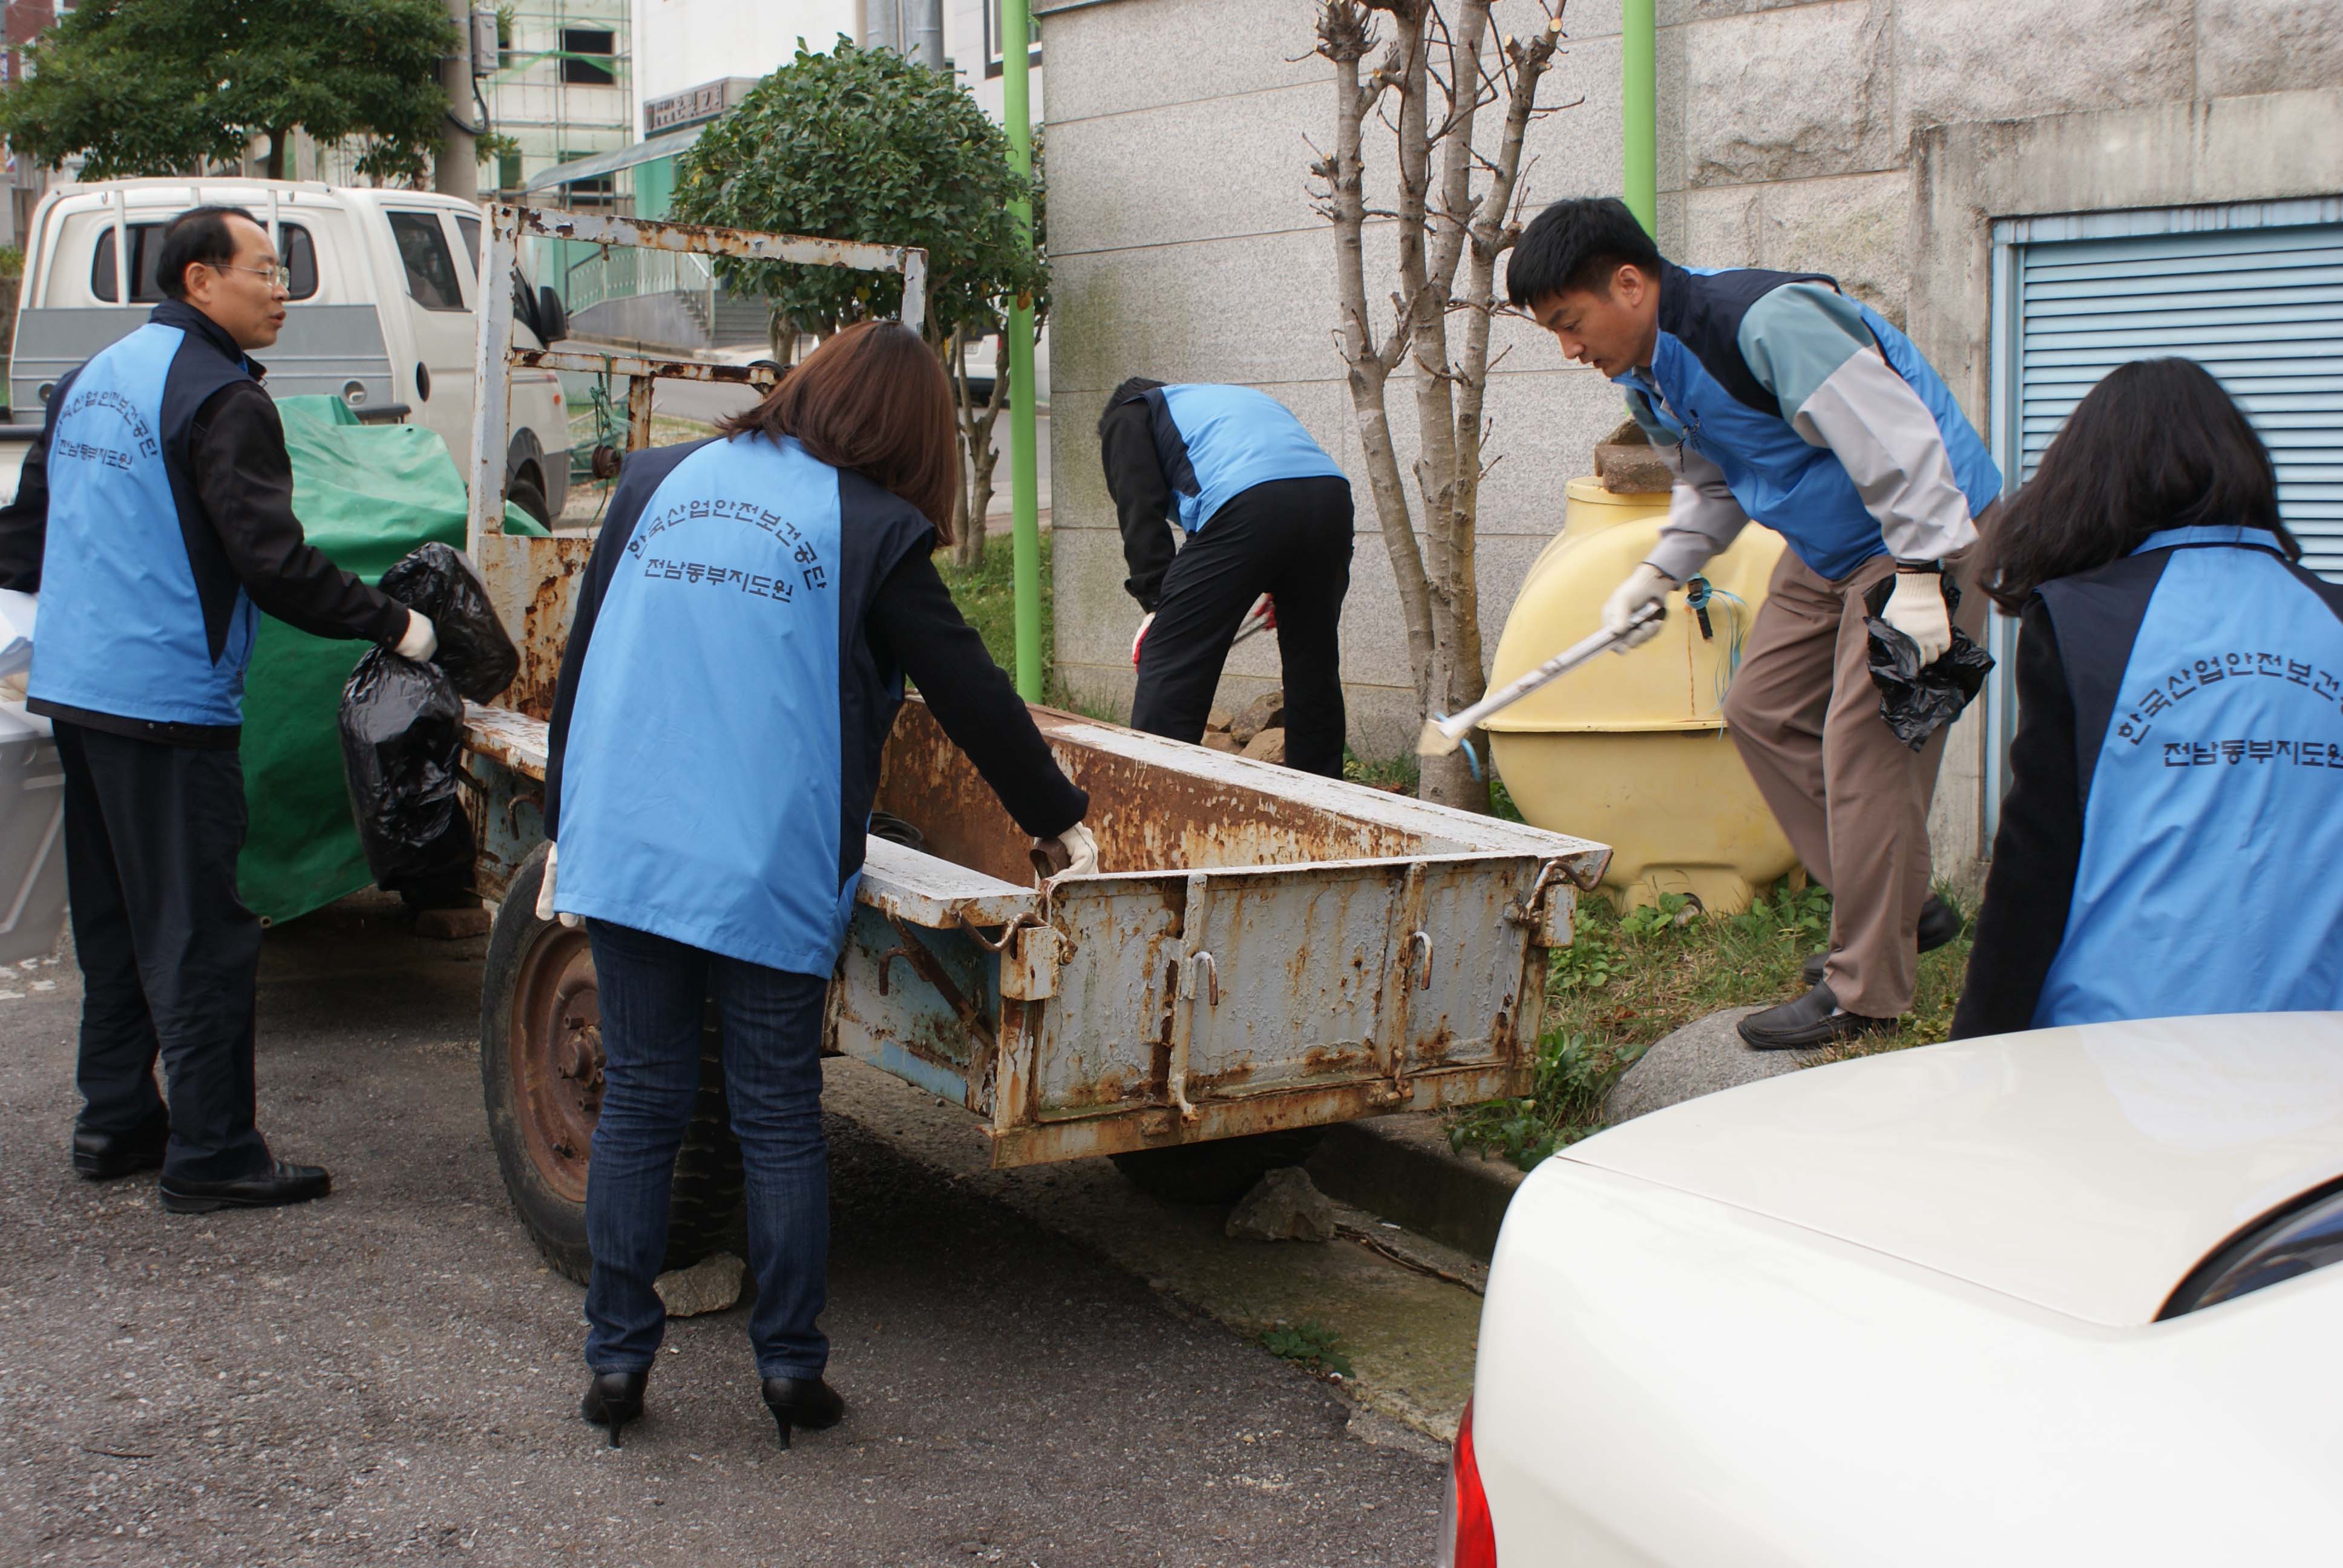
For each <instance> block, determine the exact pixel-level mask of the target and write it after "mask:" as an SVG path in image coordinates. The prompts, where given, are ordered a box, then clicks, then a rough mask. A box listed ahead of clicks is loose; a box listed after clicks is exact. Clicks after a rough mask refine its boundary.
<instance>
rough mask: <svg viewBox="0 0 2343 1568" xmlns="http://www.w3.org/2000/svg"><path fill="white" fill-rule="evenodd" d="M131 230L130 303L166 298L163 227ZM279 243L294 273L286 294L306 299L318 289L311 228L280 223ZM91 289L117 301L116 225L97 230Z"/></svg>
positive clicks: (153, 225) (109, 300)
mask: <svg viewBox="0 0 2343 1568" xmlns="http://www.w3.org/2000/svg"><path fill="white" fill-rule="evenodd" d="M163 227H164V226H163V225H162V224H159V223H134V224H131V225H129V226H128V229H129V234H130V303H131V304H133V305H155V304H158V303H160V302H161V300H162V298H163V285H162V281H161V279H159V278H157V277H156V276H155V268H156V263H157V262H159V261H160V260H161V259H162V256H163ZM277 248H278V251H279V253H280V254H281V255H282V256H284V257H285V265H286V266H287V268H288V269H289V270H290V271H291V272H292V274H293V285H292V287H291V288H290V289H289V290H287V297H290V298H293V299H307V298H309V297H311V296H313V295H315V294H316V293H317V244H316V242H315V241H314V240H312V239H311V238H310V237H309V231H308V230H307V229H306V228H304V227H302V226H300V225H299V224H297V223H282V224H279V225H277ZM89 287H90V292H91V293H92V294H94V295H96V297H98V298H99V299H101V300H103V301H104V302H105V303H106V304H108V305H118V304H120V303H121V301H120V300H118V299H116V297H115V295H114V226H113V225H112V224H108V225H106V227H104V228H102V229H100V230H98V234H97V254H96V256H93V257H92V258H91V260H90V264H89Z"/></svg>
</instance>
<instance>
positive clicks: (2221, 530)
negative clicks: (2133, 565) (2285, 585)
mask: <svg viewBox="0 0 2343 1568" xmlns="http://www.w3.org/2000/svg"><path fill="white" fill-rule="evenodd" d="M2178 545H2242V546H2244V547H2245V548H2247V549H2259V550H2268V551H2269V552H2270V553H2271V554H2272V555H2277V556H2283V555H2285V554H2286V549H2285V547H2284V546H2282V545H2280V544H2279V543H2278V536H2277V535H2276V534H2274V533H2272V532H2270V531H2269V530H2268V528H2247V527H2245V526H2244V525H2243V524H2234V525H2232V524H2226V523H2204V524H2199V525H2197V527H2195V528H2158V529H2157V531H2156V532H2154V533H2152V534H2150V535H2148V536H2147V538H2144V539H2142V540H2140V541H2139V543H2138V544H2137V545H2135V546H2133V547H2132V550H2131V553H2132V554H2133V555H2136V556H2138V555H2146V554H2147V552H2148V551H2150V550H2168V549H2171V548H2174V547H2176V546H2178Z"/></svg>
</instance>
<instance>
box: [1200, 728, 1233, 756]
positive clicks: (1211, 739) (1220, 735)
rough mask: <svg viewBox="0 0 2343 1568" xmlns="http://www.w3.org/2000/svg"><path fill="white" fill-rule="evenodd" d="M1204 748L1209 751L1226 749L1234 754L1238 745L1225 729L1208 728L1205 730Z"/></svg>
mask: <svg viewBox="0 0 2343 1568" xmlns="http://www.w3.org/2000/svg"><path fill="white" fill-rule="evenodd" d="M1204 749H1205V750H1207V751H1226V752H1229V753H1231V754H1232V755H1233V754H1234V753H1235V752H1236V751H1237V749H1238V747H1237V743H1236V742H1235V741H1233V740H1232V739H1229V738H1228V735H1227V733H1226V732H1225V731H1222V730H1218V729H1207V730H1205V731H1204Z"/></svg>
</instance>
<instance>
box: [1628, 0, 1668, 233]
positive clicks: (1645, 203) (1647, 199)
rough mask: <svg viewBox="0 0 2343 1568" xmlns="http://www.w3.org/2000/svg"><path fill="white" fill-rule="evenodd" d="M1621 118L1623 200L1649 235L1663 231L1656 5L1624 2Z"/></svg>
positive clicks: (1646, 1)
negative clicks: (1656, 55)
mask: <svg viewBox="0 0 2343 1568" xmlns="http://www.w3.org/2000/svg"><path fill="white" fill-rule="evenodd" d="M1619 30H1620V32H1621V34H1622V35H1623V36H1622V38H1621V40H1620V49H1619V59H1620V69H1621V80H1620V118H1621V120H1622V122H1623V132H1624V136H1623V140H1624V144H1625V149H1626V160H1625V161H1626V168H1625V169H1624V180H1623V181H1622V184H1623V186H1624V189H1623V190H1622V191H1621V193H1620V194H1621V196H1622V197H1623V198H1624V200H1625V202H1626V204H1627V210H1628V211H1630V212H1632V213H1634V215H1635V216H1637V217H1638V218H1640V219H1642V220H1643V225H1644V233H1646V234H1649V235H1652V236H1654V237H1656V236H1658V234H1659V232H1660V160H1659V146H1660V136H1659V125H1658V116H1659V108H1658V100H1659V72H1658V68H1657V65H1656V63H1655V62H1654V57H1653V56H1654V52H1655V51H1654V47H1653V43H1654V39H1653V16H1652V0H1623V3H1622V5H1621V6H1620V9H1619Z"/></svg>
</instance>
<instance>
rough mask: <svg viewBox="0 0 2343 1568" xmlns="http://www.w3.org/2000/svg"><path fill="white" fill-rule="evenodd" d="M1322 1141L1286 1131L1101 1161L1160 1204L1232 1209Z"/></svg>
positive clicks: (1319, 1132)
mask: <svg viewBox="0 0 2343 1568" xmlns="http://www.w3.org/2000/svg"><path fill="white" fill-rule="evenodd" d="M1325 1136H1326V1130H1325V1129H1324V1128H1322V1127H1289V1128H1286V1129H1285V1130H1284V1131H1279V1132H1256V1133H1252V1134H1251V1135H1250V1136H1247V1137H1243V1138H1215V1139H1212V1140H1210V1141H1206V1142H1203V1143H1177V1144H1173V1145H1172V1147H1171V1148H1169V1149H1137V1150H1133V1151H1131V1152H1130V1153H1128V1154H1111V1155H1109V1156H1107V1158H1109V1159H1110V1160H1112V1161H1114V1168H1115V1169H1116V1170H1118V1171H1121V1172H1122V1174H1123V1176H1124V1178H1125V1179H1126V1180H1128V1181H1130V1182H1131V1185H1132V1186H1134V1187H1136V1188H1138V1189H1139V1190H1140V1191H1142V1192H1145V1193H1147V1194H1149V1195H1150V1196H1151V1197H1156V1198H1161V1199H1162V1200H1163V1201H1166V1202H1169V1203H1233V1202H1235V1201H1237V1200H1238V1199H1240V1198H1242V1197H1243V1196H1244V1195H1245V1194H1246V1193H1247V1192H1250V1191H1252V1188H1253V1183H1255V1182H1256V1181H1260V1180H1261V1179H1262V1177H1264V1176H1266V1175H1268V1174H1269V1173H1270V1172H1271V1171H1277V1170H1282V1168H1284V1167H1285V1166H1288V1165H1299V1164H1301V1163H1302V1161H1305V1160H1307V1159H1309V1158H1310V1156H1311V1155H1312V1153H1313V1152H1314V1151H1316V1150H1317V1148H1318V1145H1319V1143H1320V1142H1321V1141H1322V1140H1323V1139H1324V1138H1325Z"/></svg>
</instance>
